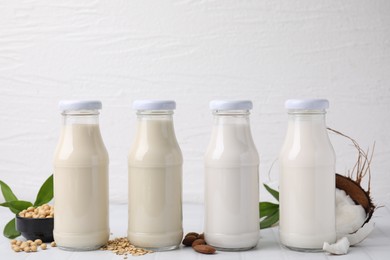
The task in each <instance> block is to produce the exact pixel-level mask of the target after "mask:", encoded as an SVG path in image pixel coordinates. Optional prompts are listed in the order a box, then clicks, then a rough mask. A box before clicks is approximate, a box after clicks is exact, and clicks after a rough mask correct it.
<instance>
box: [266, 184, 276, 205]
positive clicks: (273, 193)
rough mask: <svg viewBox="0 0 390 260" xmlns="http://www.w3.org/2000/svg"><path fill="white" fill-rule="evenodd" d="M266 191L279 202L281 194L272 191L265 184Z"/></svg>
mask: <svg viewBox="0 0 390 260" xmlns="http://www.w3.org/2000/svg"><path fill="white" fill-rule="evenodd" d="M263 185H264V187H265V189H266V190H267V191H268V192H269V193H270V194H271V195H272V197H274V198H275V199H276V200H277V201H279V192H278V191H276V190H274V189H271V188H270V187H269V186H268V185H267V184H265V183H263Z"/></svg>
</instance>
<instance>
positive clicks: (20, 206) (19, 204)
mask: <svg viewBox="0 0 390 260" xmlns="http://www.w3.org/2000/svg"><path fill="white" fill-rule="evenodd" d="M0 206H2V207H8V208H9V209H10V210H11V211H12V212H13V213H15V214H18V213H19V212H20V211H22V210H24V209H27V208H28V207H30V206H32V203H31V202H29V201H24V200H15V201H8V202H4V203H1V204H0Z"/></svg>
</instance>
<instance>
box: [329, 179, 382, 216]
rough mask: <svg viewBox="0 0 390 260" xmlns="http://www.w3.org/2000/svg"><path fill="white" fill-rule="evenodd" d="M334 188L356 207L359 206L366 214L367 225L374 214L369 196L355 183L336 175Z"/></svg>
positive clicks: (373, 207)
mask: <svg viewBox="0 0 390 260" xmlns="http://www.w3.org/2000/svg"><path fill="white" fill-rule="evenodd" d="M336 188H337V189H340V190H343V191H345V193H346V194H347V195H348V196H349V197H351V199H352V200H353V201H354V202H355V204H357V205H361V206H362V207H363V208H364V210H365V211H366V214H367V219H366V221H365V222H364V223H367V222H368V221H369V220H370V219H371V217H372V214H373V213H374V209H375V205H374V204H373V203H372V200H371V197H370V194H369V192H368V191H365V190H364V189H363V188H362V187H361V186H360V185H359V184H358V183H357V182H356V181H354V180H352V179H351V178H348V177H345V176H343V175H340V174H338V173H336Z"/></svg>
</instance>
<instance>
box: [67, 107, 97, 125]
mask: <svg viewBox="0 0 390 260" xmlns="http://www.w3.org/2000/svg"><path fill="white" fill-rule="evenodd" d="M62 122H63V125H64V126H65V125H74V124H80V125H83V124H84V125H98V124H99V111H98V110H82V111H64V112H63V113H62Z"/></svg>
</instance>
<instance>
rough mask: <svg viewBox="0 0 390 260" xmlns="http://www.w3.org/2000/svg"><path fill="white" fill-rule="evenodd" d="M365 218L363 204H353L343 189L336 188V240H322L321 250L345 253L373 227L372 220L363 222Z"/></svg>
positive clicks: (336, 253) (337, 253)
mask: <svg viewBox="0 0 390 260" xmlns="http://www.w3.org/2000/svg"><path fill="white" fill-rule="evenodd" d="M366 219H367V214H366V211H365V210H364V208H363V206H361V205H357V204H355V202H354V201H353V200H352V199H351V198H350V197H349V196H348V195H347V194H346V193H345V191H343V190H340V189H336V233H337V242H336V243H334V244H329V243H328V242H324V246H323V250H324V251H326V252H328V253H331V254H335V255H342V254H346V253H347V252H348V249H349V246H353V245H356V244H357V243H360V242H361V241H363V240H364V239H365V238H366V237H367V236H368V235H369V234H370V233H371V231H372V230H373V229H374V223H372V221H369V222H368V223H366V224H364V223H365V221H366Z"/></svg>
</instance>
